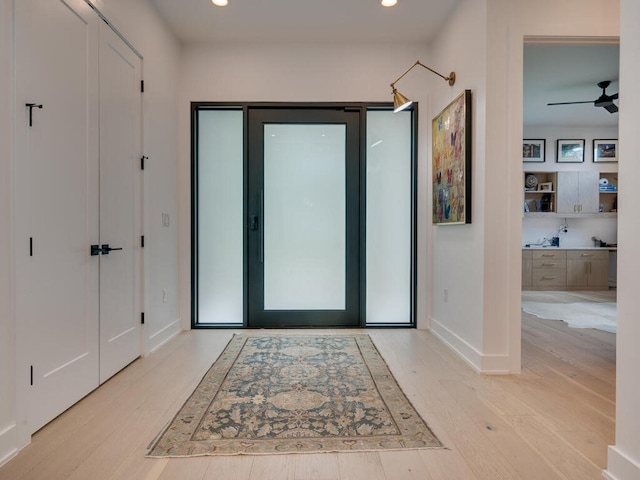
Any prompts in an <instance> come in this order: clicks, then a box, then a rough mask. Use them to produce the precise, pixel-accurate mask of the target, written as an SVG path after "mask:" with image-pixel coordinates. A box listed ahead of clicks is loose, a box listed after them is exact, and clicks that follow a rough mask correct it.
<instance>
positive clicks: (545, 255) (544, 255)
mask: <svg viewBox="0 0 640 480" xmlns="http://www.w3.org/2000/svg"><path fill="white" fill-rule="evenodd" d="M542 256H543V257H545V258H546V257H548V258H553V257H555V255H554V254H552V253H543V254H542Z"/></svg>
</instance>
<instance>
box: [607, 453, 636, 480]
mask: <svg viewBox="0 0 640 480" xmlns="http://www.w3.org/2000/svg"><path fill="white" fill-rule="evenodd" d="M602 476H603V477H604V478H606V479H607V480H632V479H635V480H638V479H640V464H638V463H636V462H635V461H633V460H632V459H631V458H629V457H628V456H627V455H625V454H624V453H623V452H621V451H620V450H619V449H618V448H617V447H616V446H615V445H610V446H609V455H608V462H607V469H606V470H603V471H602Z"/></svg>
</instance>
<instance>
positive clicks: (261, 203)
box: [260, 190, 264, 263]
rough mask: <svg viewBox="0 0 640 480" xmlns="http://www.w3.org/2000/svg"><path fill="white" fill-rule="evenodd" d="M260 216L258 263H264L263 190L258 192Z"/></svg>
mask: <svg viewBox="0 0 640 480" xmlns="http://www.w3.org/2000/svg"><path fill="white" fill-rule="evenodd" d="M260 215H261V217H262V230H261V231H260V263H264V190H260Z"/></svg>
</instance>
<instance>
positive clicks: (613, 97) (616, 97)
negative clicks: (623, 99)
mask: <svg viewBox="0 0 640 480" xmlns="http://www.w3.org/2000/svg"><path fill="white" fill-rule="evenodd" d="M609 98H610V99H611V100H617V99H618V94H617V93H614V94H613V95H611V96H610V97H609Z"/></svg>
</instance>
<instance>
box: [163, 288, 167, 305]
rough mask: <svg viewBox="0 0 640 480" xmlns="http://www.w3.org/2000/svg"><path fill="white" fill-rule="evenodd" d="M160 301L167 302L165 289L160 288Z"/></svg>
mask: <svg viewBox="0 0 640 480" xmlns="http://www.w3.org/2000/svg"><path fill="white" fill-rule="evenodd" d="M162 303H167V289H166V288H163V289H162Z"/></svg>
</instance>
